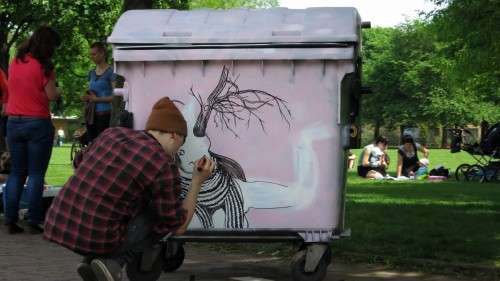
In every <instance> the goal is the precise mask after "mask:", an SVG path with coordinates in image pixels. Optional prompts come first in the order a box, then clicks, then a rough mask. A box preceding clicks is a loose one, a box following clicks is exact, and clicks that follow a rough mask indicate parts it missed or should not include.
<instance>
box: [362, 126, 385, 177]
mask: <svg viewBox="0 0 500 281" xmlns="http://www.w3.org/2000/svg"><path fill="white" fill-rule="evenodd" d="M386 148H387V138H386V137H384V136H379V137H377V138H376V139H375V141H374V143H372V144H369V145H367V146H365V147H364V148H363V151H362V152H361V156H360V157H359V165H358V176H360V177H363V178H367V179H380V178H383V177H384V176H385V175H386V174H387V173H386V169H387V167H388V164H387V162H386V157H385V150H386Z"/></svg>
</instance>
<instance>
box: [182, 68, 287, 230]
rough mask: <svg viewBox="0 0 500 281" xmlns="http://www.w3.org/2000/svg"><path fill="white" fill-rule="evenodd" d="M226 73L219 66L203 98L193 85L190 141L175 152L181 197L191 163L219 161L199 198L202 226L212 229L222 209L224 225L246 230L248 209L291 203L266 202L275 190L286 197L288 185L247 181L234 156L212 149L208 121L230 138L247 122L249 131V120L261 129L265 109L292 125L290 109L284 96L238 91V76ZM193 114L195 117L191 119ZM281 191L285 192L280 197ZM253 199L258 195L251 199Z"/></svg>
mask: <svg viewBox="0 0 500 281" xmlns="http://www.w3.org/2000/svg"><path fill="white" fill-rule="evenodd" d="M229 73H230V71H229V68H227V67H226V66H223V69H222V72H221V75H220V78H219V81H218V83H217V85H216V87H215V88H214V89H213V90H212V91H211V93H210V94H209V95H206V94H204V95H203V96H202V95H200V94H199V93H196V92H195V91H196V88H195V87H192V88H191V89H190V91H189V93H190V97H191V102H190V103H189V104H188V105H187V106H186V107H185V108H184V109H183V111H184V112H183V114H184V116H186V118H187V119H188V124H189V125H188V126H189V130H190V133H189V136H188V139H187V140H186V143H188V144H190V145H191V147H190V148H188V149H181V151H180V152H179V154H178V156H179V161H180V167H181V172H182V180H181V183H182V187H183V192H184V194H183V196H184V195H185V194H186V193H187V191H188V188H189V185H190V182H191V171H192V169H193V168H192V163H193V161H195V160H196V159H198V158H199V157H200V156H201V155H207V156H209V157H210V158H211V159H212V160H214V161H215V162H216V164H217V165H216V170H215V172H214V173H213V175H212V176H211V177H210V178H209V179H208V180H207V181H206V182H205V183H204V184H203V186H202V189H201V191H200V194H199V196H198V206H197V209H196V216H197V219H198V220H199V222H200V224H201V226H202V227H203V228H213V227H214V216H215V214H216V212H218V211H219V212H220V211H222V213H221V215H222V217H223V221H224V224H223V226H224V227H225V228H247V227H249V223H248V220H247V218H246V214H247V212H248V210H249V209H250V208H266V209H273V208H289V207H291V205H290V204H291V203H290V202H287V201H286V200H283V199H279V200H277V201H276V200H269V195H270V194H274V195H275V197H274V198H277V199H278V198H286V196H283V195H284V193H285V192H286V191H287V186H286V185H282V184H280V183H274V182H265V181H259V180H254V179H247V177H246V175H245V171H244V169H243V168H242V167H241V165H240V164H239V163H238V159H237V158H232V156H225V155H221V154H218V153H217V151H214V150H213V148H212V145H211V138H210V136H209V135H208V133H207V124H208V123H209V122H213V123H214V124H215V127H216V128H218V129H220V131H221V132H223V133H225V135H226V136H227V137H232V138H239V137H240V136H239V135H238V134H237V133H236V131H235V130H234V128H235V127H237V126H246V127H247V128H248V129H249V128H250V127H251V125H252V124H253V123H254V125H255V123H256V124H257V125H258V127H259V128H260V129H261V130H262V131H264V132H265V129H266V128H265V120H264V119H263V117H262V116H261V114H260V113H261V111H262V109H263V108H265V107H268V108H272V109H274V110H276V111H277V112H279V115H280V117H281V120H282V122H283V125H284V126H288V127H290V126H291V124H290V120H291V111H290V109H289V108H288V106H287V102H286V101H285V100H284V99H282V98H279V97H277V96H275V95H272V94H270V93H268V92H266V91H261V90H257V89H240V87H239V86H238V84H237V78H234V79H233V78H231V77H230V74H229ZM204 97H205V98H204ZM193 116H196V119H195V120H190V117H193ZM250 193H251V194H254V196H252V195H251V194H250ZM279 193H283V194H281V196H280V195H279ZM252 197H257V198H253V199H254V200H252Z"/></svg>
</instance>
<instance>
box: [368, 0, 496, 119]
mask: <svg viewBox="0 0 500 281" xmlns="http://www.w3.org/2000/svg"><path fill="white" fill-rule="evenodd" d="M436 2H443V1H436ZM446 2H447V3H449V6H447V7H445V8H442V9H441V10H438V11H434V12H433V13H432V14H431V15H429V17H428V19H427V20H415V21H412V22H407V23H405V24H403V25H400V26H398V27H396V28H389V29H388V28H374V29H371V30H365V31H363V39H364V41H363V48H364V51H363V55H364V58H365V61H364V62H365V64H364V67H365V76H364V83H365V84H367V85H369V86H371V87H372V88H373V89H374V95H372V96H369V97H365V98H364V101H363V108H362V111H361V113H362V118H363V121H364V122H366V123H369V124H374V125H377V124H378V125H385V126H388V127H396V126H399V125H415V124H418V123H425V124H429V125H437V124H440V125H445V126H452V125H464V124H470V123H473V124H478V123H480V122H481V121H482V120H486V121H489V122H490V123H494V122H497V121H498V120H500V111H499V110H498V108H499V106H500V70H499V67H498V66H499V56H500V55H499V54H500V52H499V50H500V40H498V39H497V40H494V38H498V37H495V36H498V35H500V34H498V32H499V31H498V28H496V25H498V22H500V12H499V11H500V9H499V8H500V7H499V5H500V4H499V3H500V2H498V1H488V0H480V1H466V0H455V1H453V0H450V1H446ZM472 2H473V3H472ZM490 2H491V3H490ZM493 2H495V3H493ZM477 18H480V19H479V20H478V22H479V23H478V22H476V21H475V20H476V19H477Z"/></svg>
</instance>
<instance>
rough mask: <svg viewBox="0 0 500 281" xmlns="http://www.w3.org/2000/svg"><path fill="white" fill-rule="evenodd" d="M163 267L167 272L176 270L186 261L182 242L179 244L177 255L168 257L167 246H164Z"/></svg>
mask: <svg viewBox="0 0 500 281" xmlns="http://www.w3.org/2000/svg"><path fill="white" fill-rule="evenodd" d="M160 255H161V262H162V268H163V271H165V272H174V271H176V270H177V269H179V267H181V265H182V264H183V263H184V257H185V251H184V246H183V245H182V244H180V245H178V246H177V250H176V252H175V255H174V256H172V257H168V254H167V248H166V247H164V248H163V249H162V251H161V254H160Z"/></svg>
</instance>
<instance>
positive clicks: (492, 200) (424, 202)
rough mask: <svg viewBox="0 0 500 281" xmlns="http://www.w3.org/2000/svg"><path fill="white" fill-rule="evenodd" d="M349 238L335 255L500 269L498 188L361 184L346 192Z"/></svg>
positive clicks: (449, 184) (352, 182)
mask: <svg viewBox="0 0 500 281" xmlns="http://www.w3.org/2000/svg"><path fill="white" fill-rule="evenodd" d="M346 223H347V226H348V227H350V228H351V229H352V236H351V238H350V239H344V240H341V241H340V242H338V243H337V247H338V248H337V249H336V250H337V251H340V252H355V253H362V254H366V255H372V256H389V257H393V258H396V259H432V260H437V261H442V262H449V263H474V264H481V265H487V266H496V267H497V268H498V267H500V186H498V184H474V183H462V182H456V181H445V182H439V183H429V182H425V181H423V182H418V181H415V182H394V181H390V182H389V181H375V180H362V179H361V180H360V179H357V178H353V174H352V173H351V174H350V176H349V182H348V187H347V213H346Z"/></svg>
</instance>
